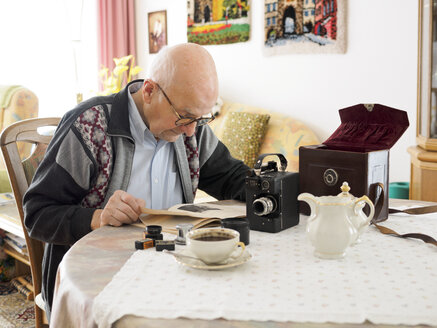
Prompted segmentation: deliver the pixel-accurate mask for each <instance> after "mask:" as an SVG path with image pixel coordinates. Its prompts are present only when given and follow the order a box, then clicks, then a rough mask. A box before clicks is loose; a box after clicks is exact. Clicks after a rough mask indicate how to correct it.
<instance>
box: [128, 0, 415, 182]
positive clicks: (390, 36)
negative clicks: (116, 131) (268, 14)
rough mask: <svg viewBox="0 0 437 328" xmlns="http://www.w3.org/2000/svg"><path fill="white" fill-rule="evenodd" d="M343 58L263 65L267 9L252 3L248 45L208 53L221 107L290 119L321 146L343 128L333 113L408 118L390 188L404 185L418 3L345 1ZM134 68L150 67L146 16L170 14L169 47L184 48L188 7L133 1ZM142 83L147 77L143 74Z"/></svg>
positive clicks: (268, 60) (159, 0)
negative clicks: (233, 105)
mask: <svg viewBox="0 0 437 328" xmlns="http://www.w3.org/2000/svg"><path fill="white" fill-rule="evenodd" d="M346 1H347V2H348V11H347V12H348V14H347V44H348V45H347V52H346V53H345V54H325V55H324V54H318V55H280V56H272V57H265V56H264V55H263V52H262V47H263V30H264V28H263V14H264V11H263V10H264V7H263V4H264V1H263V0H252V5H251V8H252V10H251V17H252V25H251V38H250V40H249V41H248V42H245V43H238V44H230V45H217V46H207V47H206V48H207V49H208V51H209V52H210V53H211V54H212V56H213V57H214V60H215V62H216V65H217V70H218V74H219V80H220V94H221V96H222V97H223V98H224V99H225V100H229V101H236V102H242V103H247V104H250V105H255V106H259V107H265V108H268V109H271V110H274V111H278V112H283V113H287V114H289V115H291V116H293V117H295V118H297V119H300V120H301V121H303V122H305V123H306V124H307V125H308V126H309V127H311V128H312V129H313V130H314V131H315V132H316V134H317V135H318V136H319V138H320V139H321V140H322V141H323V140H325V139H326V138H327V137H329V135H330V134H331V133H332V132H334V130H335V129H336V128H337V127H338V125H339V124H340V119H339V116H338V112H337V111H338V109H341V108H344V107H348V106H351V105H354V104H357V103H381V104H384V105H387V106H390V107H394V108H398V109H402V110H405V111H407V112H408V116H409V119H410V127H409V128H408V130H407V131H406V132H405V133H404V135H403V136H402V137H401V139H400V140H399V141H398V142H397V143H396V144H395V145H394V146H393V148H392V150H391V153H390V156H391V159H390V181H409V179H410V158H409V155H408V153H407V147H408V146H410V145H413V144H415V134H416V95H417V90H416V88H417V83H416V81H417V33H418V28H417V25H418V1H417V0H365V1H364V0H349V1H348V0H346ZM135 5H136V24H137V49H138V62H139V64H140V65H142V66H143V67H145V68H146V67H147V66H148V65H149V64H150V62H151V60H152V58H153V55H149V54H148V43H147V13H148V12H152V11H157V10H167V20H168V26H167V28H168V44H169V45H174V44H177V43H182V42H186V41H187V37H186V1H184V0H136V3H135ZM141 75H142V76H143V77H144V76H145V71H144V72H143V73H141Z"/></svg>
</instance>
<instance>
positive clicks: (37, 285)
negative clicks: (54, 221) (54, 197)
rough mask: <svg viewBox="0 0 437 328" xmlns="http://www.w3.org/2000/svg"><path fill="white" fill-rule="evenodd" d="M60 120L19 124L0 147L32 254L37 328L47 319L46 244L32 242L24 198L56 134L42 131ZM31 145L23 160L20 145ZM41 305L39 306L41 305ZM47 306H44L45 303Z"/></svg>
mask: <svg viewBox="0 0 437 328" xmlns="http://www.w3.org/2000/svg"><path fill="white" fill-rule="evenodd" d="M59 121H60V119H59V118H32V119H27V120H23V121H19V122H16V123H13V124H11V125H10V126H8V127H7V128H6V129H5V130H4V131H3V132H2V133H1V135H0V146H1V150H2V153H3V157H4V161H5V164H6V169H7V171H8V175H9V180H10V182H11V185H12V191H13V193H14V196H15V201H16V203H17V208H18V212H19V215H20V219H21V224H22V227H23V230H24V236H25V239H26V245H27V250H28V254H29V262H30V268H31V272H32V283H33V290H34V295H35V326H36V327H37V328H38V327H44V325H45V324H46V323H47V318H46V315H45V312H44V304H40V306H41V307H40V306H38V305H37V299H40V300H41V301H42V299H41V297H40V293H41V281H42V259H43V254H44V243H43V242H41V241H39V240H36V239H33V238H30V237H29V234H28V233H27V230H26V228H25V226H24V221H23V220H24V213H23V196H24V193H25V192H26V190H27V189H28V187H29V184H30V182H31V181H32V178H33V175H34V174H35V171H36V168H37V166H38V165H39V163H40V162H41V160H42V159H43V157H44V154H45V152H46V149H47V145H48V143H49V142H50V140H51V138H52V134H53V133H47V131H45V132H42V129H41V128H43V127H49V128H50V127H51V128H52V129H53V127H56V126H57V125H58V124H59ZM20 143H21V144H23V143H30V144H32V145H33V148H32V152H31V154H30V155H29V157H27V158H24V159H23V158H20V155H19V152H18V145H19V144H20ZM41 301H40V302H41ZM42 303H44V302H42Z"/></svg>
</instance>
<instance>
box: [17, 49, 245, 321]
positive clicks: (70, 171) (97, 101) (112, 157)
mask: <svg viewBox="0 0 437 328" xmlns="http://www.w3.org/2000/svg"><path fill="white" fill-rule="evenodd" d="M217 95H218V80H217V73H216V70H215V65H214V61H213V59H212V57H211V56H210V54H209V53H208V52H207V51H206V50H205V49H204V48H202V47H201V46H198V45H195V44H182V45H177V46H174V47H169V48H165V49H163V50H162V51H161V52H160V53H159V54H158V55H157V57H156V59H155V61H154V63H153V66H152V69H151V71H150V73H149V76H148V78H147V79H146V80H144V81H134V82H132V83H130V84H129V85H127V86H126V88H125V89H124V90H122V91H121V92H119V93H117V94H114V95H111V96H107V97H96V98H93V99H90V100H88V101H85V102H83V103H81V104H80V105H78V106H77V107H76V108H75V109H73V110H72V111H70V112H68V113H67V114H65V116H64V117H63V119H62V120H61V122H60V124H59V127H58V129H57V130H56V133H55V135H54V137H53V140H52V142H51V143H50V145H49V147H48V150H47V153H46V156H45V158H44V160H43V161H42V163H41V164H40V166H39V167H38V170H37V172H36V174H35V177H34V180H33V182H32V184H31V186H30V187H29V190H28V192H27V193H26V195H25V197H24V211H25V225H26V227H27V230H28V231H29V234H30V236H31V237H32V238H35V239H39V240H42V241H44V242H46V243H47V245H46V248H45V254H44V263H43V283H42V286H43V290H42V295H43V298H44V299H45V301H46V304H47V305H48V308H47V313H48V315H49V313H50V309H51V304H52V300H53V290H54V283H55V277H56V271H57V268H58V265H59V263H60V262H61V260H62V257H63V256H64V254H65V253H66V252H67V251H68V249H69V248H70V246H71V245H72V244H74V243H75V242H76V241H77V240H79V239H80V238H82V237H83V236H84V235H86V234H87V233H89V232H90V231H91V230H93V229H97V228H99V227H101V226H104V225H112V226H121V225H123V224H130V223H133V222H135V221H137V220H138V216H139V214H140V213H141V207H143V206H146V205H147V207H149V208H155V209H163V208H168V207H170V206H172V205H175V204H178V203H183V202H186V203H190V202H192V201H193V199H194V196H195V193H196V190H197V188H200V189H203V190H205V191H206V192H208V193H209V194H211V195H213V196H214V197H216V198H218V199H239V200H244V197H245V195H244V179H245V173H246V171H247V169H248V167H247V166H245V165H244V164H243V163H242V162H241V161H238V160H236V159H234V158H232V157H231V156H230V154H229V151H228V150H227V148H226V147H225V146H224V145H223V144H222V143H221V142H220V141H219V140H218V139H217V138H216V137H215V136H214V134H213V133H212V131H211V129H210V128H209V127H208V125H207V123H209V122H210V121H211V120H212V119H213V115H212V113H211V108H212V107H213V106H214V104H215V101H216V99H217Z"/></svg>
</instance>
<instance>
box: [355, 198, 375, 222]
mask: <svg viewBox="0 0 437 328" xmlns="http://www.w3.org/2000/svg"><path fill="white" fill-rule="evenodd" d="M360 202H365V203H367V205H369V207H370V213H369V215H368V216H367V219H366V221H365V222H364V223H363V225H368V224H369V223H370V221H371V220H372V219H373V215H374V214H375V206H373V203H372V201H371V200H370V199H369V197H367V196H362V197H360V198H358V199H357V200H355V206H354V212H355V215H358V203H360ZM359 210H361V209H359Z"/></svg>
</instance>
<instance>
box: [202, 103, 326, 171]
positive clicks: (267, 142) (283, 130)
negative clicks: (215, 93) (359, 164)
mask: <svg viewBox="0 0 437 328" xmlns="http://www.w3.org/2000/svg"><path fill="white" fill-rule="evenodd" d="M231 112H246V113H248V112H250V113H257V114H269V115H270V120H269V124H268V127H267V131H266V133H265V136H264V141H263V143H262V145H261V148H260V150H259V154H265V153H281V154H283V155H284V156H285V158H286V159H287V161H288V166H287V171H294V172H296V171H299V147H300V146H307V145H316V144H319V143H320V140H319V139H318V138H317V136H316V135H315V134H314V132H313V131H311V130H310V129H309V128H308V127H307V126H306V125H305V124H304V123H302V122H300V121H298V120H295V119H293V118H292V117H290V116H288V115H286V114H281V113H277V112H273V111H269V110H266V109H263V108H258V107H254V106H249V105H244V104H238V103H227V102H225V103H224V105H223V107H222V109H221V111H220V115H219V116H218V117H217V119H216V120H214V121H212V122H211V124H210V126H211V128H212V130H213V131H214V133H215V134H216V135H217V137H218V138H219V139H220V140H222V138H223V131H224V129H223V128H224V125H225V123H226V120H227V117H228V115H227V114H228V113H231ZM266 160H269V159H266ZM266 160H265V161H266Z"/></svg>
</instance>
